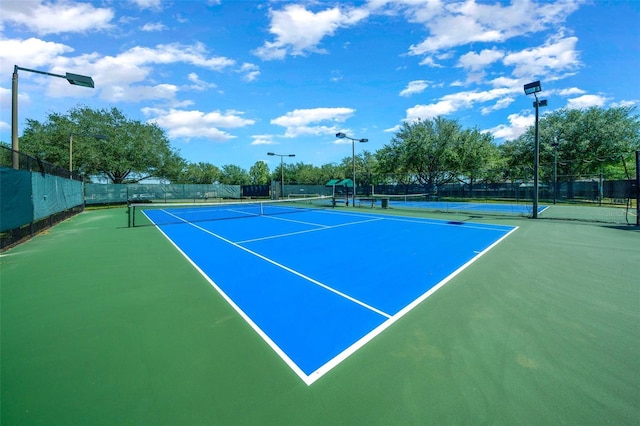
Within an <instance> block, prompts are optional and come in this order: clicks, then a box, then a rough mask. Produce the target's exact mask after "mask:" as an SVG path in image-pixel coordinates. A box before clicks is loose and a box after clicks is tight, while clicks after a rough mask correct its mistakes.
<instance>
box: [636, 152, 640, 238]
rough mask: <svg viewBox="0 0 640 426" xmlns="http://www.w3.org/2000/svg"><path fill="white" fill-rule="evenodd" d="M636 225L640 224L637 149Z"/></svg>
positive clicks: (639, 165)
mask: <svg viewBox="0 0 640 426" xmlns="http://www.w3.org/2000/svg"><path fill="white" fill-rule="evenodd" d="M636 226H640V151H636Z"/></svg>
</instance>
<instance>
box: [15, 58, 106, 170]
mask: <svg viewBox="0 0 640 426" xmlns="http://www.w3.org/2000/svg"><path fill="white" fill-rule="evenodd" d="M18 70H22V71H28V72H33V73H36V74H44V75H49V76H51V77H59V78H64V79H66V80H67V81H68V82H69V84H73V85H76V86H83V87H91V88H93V87H95V85H94V83H93V79H92V78H91V77H88V76H86V75H79V74H71V73H66V74H65V75H62V74H53V73H50V72H45V71H38V70H32V69H29V68H22V67H19V66H17V65H14V66H13V77H12V79H11V149H12V150H13V156H12V165H13V168H14V169H16V170H17V169H19V168H20V156H19V155H18V152H19V151H20V147H19V143H18Z"/></svg>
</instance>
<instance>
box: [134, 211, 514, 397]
mask: <svg viewBox="0 0 640 426" xmlns="http://www.w3.org/2000/svg"><path fill="white" fill-rule="evenodd" d="M320 201H321V200H320ZM137 207H138V208H142V209H143V210H142V212H143V213H144V215H145V216H147V217H148V218H149V219H150V221H151V222H152V223H153V224H155V225H157V226H158V228H159V229H160V230H161V231H162V233H163V234H164V235H165V236H166V237H167V238H168V239H169V240H170V241H171V242H172V244H174V245H175V246H176V248H177V249H178V250H179V251H180V252H181V253H182V254H183V255H184V256H185V257H186V258H187V259H189V261H190V262H191V263H192V264H193V265H194V266H195V267H196V268H197V269H198V271H200V273H202V274H203V276H204V277H205V278H206V279H207V280H208V281H209V282H210V283H211V285H213V286H214V287H215V288H216V290H217V291H218V292H219V293H220V294H221V295H222V296H223V297H224V298H225V299H226V300H227V301H228V302H229V303H230V304H231V305H232V306H233V307H234V308H235V309H236V311H237V312H238V313H239V314H240V315H241V316H242V317H243V318H244V319H245V320H246V321H247V322H248V323H249V324H250V325H251V326H252V328H253V329H254V330H255V331H256V332H257V333H258V334H259V335H260V336H261V337H262V338H263V339H264V340H265V341H266V342H267V343H268V344H269V345H270V346H271V347H272V348H273V350H274V351H275V352H276V353H277V354H278V355H280V356H281V357H282V359H283V360H284V361H285V362H286V363H287V364H288V365H289V366H290V367H291V368H292V369H293V371H294V372H296V374H298V376H299V377H300V378H301V379H302V380H303V381H304V382H305V383H307V384H309V385H310V384H312V383H313V382H314V381H315V380H317V379H319V378H320V377H321V376H322V375H323V374H324V373H326V372H327V371H329V370H330V369H331V368H332V367H334V366H335V365H337V364H338V363H339V362H340V361H341V360H344V359H345V358H346V357H347V356H349V355H350V354H352V353H353V352H354V351H356V350H357V349H358V348H360V347H361V346H363V345H364V344H365V343H367V342H368V341H369V340H371V339H372V338H373V337H375V336H376V335H378V334H379V333H380V332H382V331H383V330H385V329H386V328H388V327H389V326H390V325H391V324H393V323H394V322H395V321H397V320H398V319H399V318H400V317H402V316H403V315H404V314H406V313H407V312H408V311H409V310H411V309H412V308H413V307H414V306H415V305H416V304H418V303H420V302H421V301H422V300H424V299H425V298H426V297H427V296H429V295H430V294H432V293H433V292H434V291H435V290H436V289H437V288H439V287H440V286H442V285H443V284H444V283H446V282H447V281H448V280H449V279H450V278H452V277H453V276H454V275H455V274H457V273H458V272H460V271H461V270H462V269H463V268H465V267H466V266H468V265H470V264H471V262H473V261H474V260H475V259H477V258H478V257H479V256H481V255H482V254H484V253H485V252H487V251H488V250H489V249H490V248H491V247H493V246H494V245H496V244H497V243H498V242H499V241H501V240H502V239H504V238H505V237H507V236H508V235H509V234H510V233H511V232H513V231H514V230H515V229H516V228H514V227H511V226H501V225H486V224H475V223H463V222H451V221H449V222H447V221H439V220H433V219H424V218H411V217H402V216H386V215H370V214H363V213H361V212H346V211H336V210H334V209H327V208H314V207H315V206H314V205H313V204H312V202H311V201H310V200H308V199H305V200H291V201H286V202H277V201H276V202H259V203H238V204H236V203H231V204H215V205H206V206H203V205H200V206H185V205H182V206H179V207H175V206H172V205H166V206H160V207H157V206H154V207H153V208H151V207H150V208H148V209H144V206H137ZM225 219H227V220H225ZM232 219H234V220H232ZM235 219H240V220H235ZM341 241H350V242H352V243H353V244H352V245H350V247H351V248H350V249H345V250H344V252H343V253H340V255H339V256H338V259H339V260H338V261H335V260H334V259H335V258H334V250H333V247H334V246H335V245H336V243H339V242H341ZM212 253H215V254H213V255H212ZM229 264H231V265H237V266H238V267H236V268H229V267H228V265H229Z"/></svg>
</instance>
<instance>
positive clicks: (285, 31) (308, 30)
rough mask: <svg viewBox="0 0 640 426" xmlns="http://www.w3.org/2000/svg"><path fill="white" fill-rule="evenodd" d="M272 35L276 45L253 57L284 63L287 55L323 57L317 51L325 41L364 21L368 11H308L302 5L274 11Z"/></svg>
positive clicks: (265, 45)
mask: <svg viewBox="0 0 640 426" xmlns="http://www.w3.org/2000/svg"><path fill="white" fill-rule="evenodd" d="M270 15H271V25H270V28H269V32H270V33H271V34H274V35H275V41H273V42H271V41H265V43H264V44H263V45H262V47H259V48H258V49H256V50H254V52H253V53H254V54H255V55H256V56H258V57H260V58H261V59H263V60H274V59H283V58H285V57H286V56H287V55H293V56H299V55H305V54H307V53H310V52H312V53H324V52H325V50H324V49H322V48H320V47H318V45H319V44H320V43H321V42H322V39H323V38H324V37H326V36H331V35H333V34H334V33H335V31H336V30H337V29H338V28H343V27H349V26H351V25H354V24H356V23H358V22H359V21H361V20H363V19H365V18H366V17H367V16H368V15H369V12H368V11H367V10H366V9H358V8H340V7H338V6H335V7H333V8H330V9H325V10H322V11H320V12H317V13H316V12H313V11H310V10H307V9H306V8H305V7H304V6H302V5H299V4H289V5H286V6H285V7H284V8H283V9H280V10H271V11H270Z"/></svg>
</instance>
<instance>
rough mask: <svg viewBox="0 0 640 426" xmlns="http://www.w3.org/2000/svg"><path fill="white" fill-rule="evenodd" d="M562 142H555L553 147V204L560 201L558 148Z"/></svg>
mask: <svg viewBox="0 0 640 426" xmlns="http://www.w3.org/2000/svg"><path fill="white" fill-rule="evenodd" d="M559 145H560V142H559V141H558V139H556V140H555V141H553V143H552V144H551V146H552V147H553V204H556V202H557V201H558V146H559Z"/></svg>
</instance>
